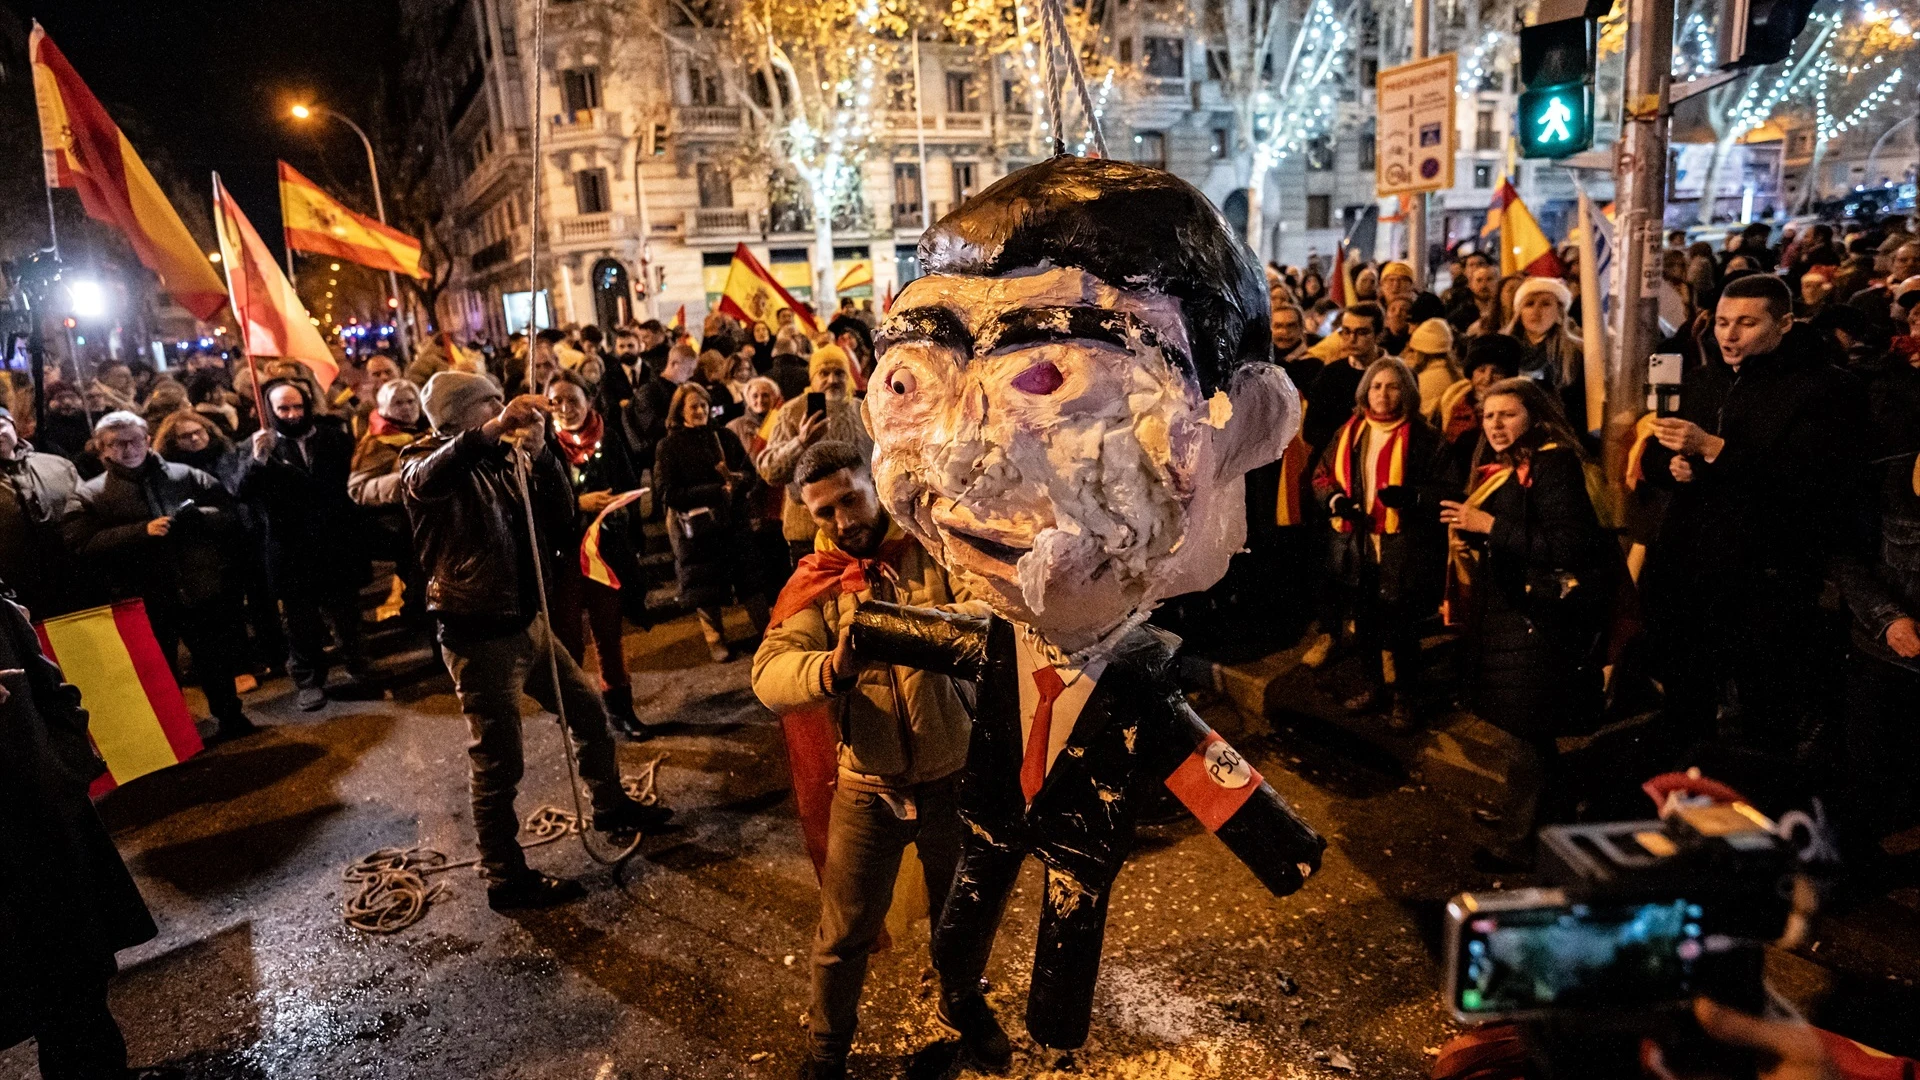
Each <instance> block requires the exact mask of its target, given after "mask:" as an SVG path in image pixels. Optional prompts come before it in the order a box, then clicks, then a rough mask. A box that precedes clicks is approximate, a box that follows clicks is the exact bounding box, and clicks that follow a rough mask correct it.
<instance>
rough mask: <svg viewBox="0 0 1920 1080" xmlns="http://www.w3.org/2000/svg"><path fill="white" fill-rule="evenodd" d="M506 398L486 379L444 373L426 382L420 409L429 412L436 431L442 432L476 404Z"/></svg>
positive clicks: (494, 384)
mask: <svg viewBox="0 0 1920 1080" xmlns="http://www.w3.org/2000/svg"><path fill="white" fill-rule="evenodd" d="M503 396H504V395H502V394H501V393H500V387H499V385H498V384H497V383H495V382H494V381H493V380H492V379H490V378H488V377H487V376H485V375H472V374H469V373H467V372H464V371H441V372H436V373H435V374H434V376H433V378H431V379H428V380H427V388H426V389H425V390H423V391H421V393H420V407H421V408H423V409H425V410H426V411H427V419H428V420H429V421H430V422H432V424H433V428H434V430H435V431H439V430H440V429H441V428H443V427H445V426H446V422H447V421H448V420H449V419H452V418H453V417H455V416H457V415H459V414H460V413H463V412H465V411H466V410H467V408H468V407H469V406H471V405H472V404H473V403H474V402H476V401H484V400H486V399H487V398H501V397H503Z"/></svg>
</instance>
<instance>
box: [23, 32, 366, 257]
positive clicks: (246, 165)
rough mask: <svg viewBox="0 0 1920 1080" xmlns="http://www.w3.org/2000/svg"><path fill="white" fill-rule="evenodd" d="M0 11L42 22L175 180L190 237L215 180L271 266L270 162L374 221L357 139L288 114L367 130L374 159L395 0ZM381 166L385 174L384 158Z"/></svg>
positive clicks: (164, 174) (275, 225)
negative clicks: (192, 208) (311, 105)
mask: <svg viewBox="0 0 1920 1080" xmlns="http://www.w3.org/2000/svg"><path fill="white" fill-rule="evenodd" d="M3 2H5V3H6V4H7V6H8V7H10V8H12V9H13V10H14V11H15V12H16V13H18V14H19V15H20V16H21V17H22V18H23V19H32V18H38V19H39V20H40V22H41V24H42V25H43V26H44V27H45V28H46V31H47V34H48V36H49V37H51V38H52V39H53V41H54V43H55V44H57V45H58V46H59V47H60V49H61V51H62V52H64V53H65V54H66V56H67V59H68V60H69V61H70V62H71V63H72V64H73V66H74V69H75V70H76V71H78V72H79V74H80V77H81V78H82V79H84V80H86V82H87V84H88V85H89V86H90V87H92V89H93V92H94V94H95V96H97V97H99V98H100V100H101V102H102V103H103V104H104V105H105V106H106V109H107V112H108V113H109V114H110V115H112V116H113V118H114V119H115V121H116V122H118V123H119V124H120V126H121V128H122V129H123V130H124V131H125V132H126V134H127V138H128V140H129V141H130V142H132V143H133V146H134V149H135V150H137V151H138V152H139V153H140V155H141V156H142V157H143V158H144V159H145V160H146V162H147V164H148V166H149V167H150V168H152V169H153V171H154V172H155V173H156V175H159V176H160V177H161V179H162V183H163V184H167V181H168V179H172V180H174V181H175V183H173V184H167V186H168V190H169V193H170V194H171V193H174V192H177V191H180V190H181V189H182V187H184V188H186V189H187V190H189V191H190V192H191V194H192V197H193V198H195V199H197V200H198V201H199V203H200V209H199V212H198V213H192V212H189V211H187V208H185V207H182V208H181V209H182V211H183V216H184V217H185V218H186V220H187V222H188V225H189V227H190V228H193V229H194V230H195V231H196V232H198V231H200V229H199V226H200V225H201V224H202V223H205V222H208V221H210V220H211V217H210V209H208V207H209V206H210V198H211V196H210V191H211V187H210V183H209V173H210V172H212V171H214V170H218V171H219V173H220V176H221V179H222V181H223V182H224V183H225V184H226V185H227V187H228V188H229V189H230V190H231V191H232V192H233V193H234V196H235V198H236V199H237V200H238V201H239V203H240V206H241V209H242V210H244V211H245V213H246V214H247V216H248V217H249V218H250V219H252V221H253V223H254V226H255V227H256V228H257V229H259V231H260V233H261V234H262V236H264V237H265V238H266V239H267V241H268V242H269V243H270V244H272V245H273V246H274V247H275V250H276V253H278V249H279V244H280V211H279V197H278V194H277V191H276V180H275V171H274V161H275V159H276V158H282V159H285V160H286V161H287V162H289V163H290V164H292V165H293V166H294V167H295V168H296V169H299V170H300V171H301V172H303V173H305V174H306V175H307V176H309V177H311V178H312V179H314V180H315V181H317V182H318V183H319V184H321V185H322V186H323V187H325V188H327V189H328V190H330V191H332V192H333V193H334V194H335V195H336V196H338V197H340V198H341V199H342V200H343V201H344V202H346V203H347V204H348V205H349V206H350V207H352V208H353V209H355V210H359V211H362V212H364V213H367V214H372V212H373V204H372V199H371V196H370V193H369V192H370V188H369V185H368V180H367V169H366V156H365V153H364V152H363V151H362V150H361V148H360V143H359V140H358V139H356V138H355V137H354V135H353V133H352V132H351V131H350V130H348V129H347V128H346V127H345V126H344V125H341V124H339V123H338V122H335V121H330V120H328V121H319V120H313V121H308V122H306V123H305V124H299V123H296V122H294V121H291V120H289V119H287V111H286V110H287V107H288V106H289V105H291V104H292V103H293V102H295V101H297V100H308V101H322V102H326V103H327V104H329V105H330V106H332V107H333V108H335V109H337V110H338V111H340V112H342V113H345V114H347V115H349V116H352V117H353V118H354V119H355V121H356V122H358V123H359V124H360V125H361V126H362V127H363V128H366V129H367V131H368V134H369V135H371V136H373V137H374V139H375V141H376V152H378V150H379V141H380V138H381V130H382V125H383V124H384V122H385V120H386V115H385V112H384V110H385V109H386V101H387V99H388V91H387V87H388V86H389V85H390V84H391V81H392V78H391V72H393V71H394V70H397V63H398V60H399V49H398V47H397V45H396V42H395V32H396V27H397V21H398V20H397V15H396V10H395V9H396V8H397V7H398V3H397V0H251V2H242V0H38V2H29V0H3ZM9 81H13V80H9ZM28 92H29V93H31V91H30V90H29V91H28ZM381 166H382V167H383V168H391V166H390V165H389V163H388V162H387V161H386V160H385V158H384V156H383V157H382V160H381ZM64 197H66V198H69V199H71V198H73V196H72V194H71V193H64ZM76 205H77V203H76ZM210 236H211V234H210V233H209V236H208V237H206V238H203V239H210Z"/></svg>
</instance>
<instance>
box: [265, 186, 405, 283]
mask: <svg viewBox="0 0 1920 1080" xmlns="http://www.w3.org/2000/svg"><path fill="white" fill-rule="evenodd" d="M280 223H281V225H282V226H284V227H285V228H286V230H287V246H288V247H289V248H292V249H293V250H295V251H311V252H313V253H314V254H316V255H329V256H332V257H333V258H336V259H345V260H347V261H348V262H357V263H359V264H360V265H361V266H371V267H373V268H374V269H375V270H392V271H394V272H395V273H400V274H405V275H407V276H408V277H416V278H425V277H426V276H427V274H426V271H424V270H422V269H420V241H418V240H415V239H414V238H413V237H411V236H408V235H407V234H406V233H403V232H401V231H400V230H398V229H392V228H388V227H387V226H385V225H382V224H380V223H379V222H378V221H375V220H373V219H372V218H369V217H362V216H361V215H359V214H356V213H354V212H353V211H351V210H349V209H347V208H346V207H344V206H341V205H340V203H339V202H338V201H337V200H335V199H334V197H333V196H331V195H328V194H327V193H326V192H324V191H322V190H320V185H318V184H316V183H314V182H313V181H311V180H309V179H307V178H306V177H304V176H301V175H300V174H299V173H298V172H297V171H295V170H294V167H293V166H291V165H289V164H287V163H286V162H284V161H282V162H281V163H280Z"/></svg>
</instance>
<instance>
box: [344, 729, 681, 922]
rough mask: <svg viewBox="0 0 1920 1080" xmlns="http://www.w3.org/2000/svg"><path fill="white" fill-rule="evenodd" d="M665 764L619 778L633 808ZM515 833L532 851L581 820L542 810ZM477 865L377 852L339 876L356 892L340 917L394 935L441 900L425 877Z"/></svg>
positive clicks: (400, 851) (424, 851)
mask: <svg viewBox="0 0 1920 1080" xmlns="http://www.w3.org/2000/svg"><path fill="white" fill-rule="evenodd" d="M666 759H667V755H665V754H661V755H660V756H658V757H655V758H652V759H651V760H649V761H648V762H647V763H646V764H645V765H642V766H640V771H639V772H638V773H636V774H634V775H632V776H629V777H624V778H622V779H621V781H620V786H621V787H622V788H623V789H624V790H625V791H626V793H627V795H628V796H630V797H631V798H632V799H633V800H634V801H635V802H640V803H645V804H647V805H649V806H651V805H653V804H654V803H656V802H658V801H659V794H658V792H657V790H656V783H657V778H658V776H659V773H660V763H661V762H662V761H665V760H666ZM520 831H521V832H522V833H524V834H526V837H527V838H526V839H525V840H522V841H521V842H520V846H521V847H522V848H537V847H540V846H542V845H544V844H551V843H553V842H554V841H556V840H563V839H565V838H567V837H568V836H572V835H574V834H575V833H578V832H579V831H580V817H579V815H578V814H573V813H569V812H567V811H565V810H562V809H560V808H559V807H557V806H542V807H539V808H537V809H535V810H534V811H533V813H531V814H528V815H527V817H526V820H525V821H524V822H522V823H521V825H520ZM478 865H480V860H479V859H477V858H474V859H465V860H462V861H460V862H448V861H447V856H446V854H445V853H444V852H441V851H438V850H435V849H434V848H430V847H427V846H425V845H424V844H421V845H415V846H414V847H404V848H401V847H390V848H381V849H380V850H379V851H376V852H374V853H372V854H371V855H368V856H366V857H364V858H362V859H360V860H359V861H358V862H356V863H354V864H353V865H351V866H349V867H347V868H346V870H345V871H344V872H342V873H341V875H340V880H341V881H344V882H345V883H347V884H348V885H353V886H357V887H356V888H355V889H354V890H353V891H352V892H351V893H349V894H348V895H347V898H346V900H345V901H344V902H342V904H341V912H340V914H341V916H342V917H343V918H345V919H346V923H347V925H348V926H351V927H353V928H354V929H355V930H364V931H366V932H367V933H369V934H393V933H398V932H399V931H401V930H405V929H406V928H407V927H409V926H412V925H413V924H414V923H417V922H419V921H420V920H421V919H422V918H423V917H425V915H426V914H427V909H428V908H429V907H431V906H433V904H434V903H435V902H436V901H439V900H442V899H444V898H445V897H446V895H447V891H448V890H447V885H446V882H444V881H434V882H429V881H428V880H427V879H428V878H429V877H431V876H433V875H435V874H444V873H446V872H447V871H449V870H460V869H463V868H465V867H469V866H478Z"/></svg>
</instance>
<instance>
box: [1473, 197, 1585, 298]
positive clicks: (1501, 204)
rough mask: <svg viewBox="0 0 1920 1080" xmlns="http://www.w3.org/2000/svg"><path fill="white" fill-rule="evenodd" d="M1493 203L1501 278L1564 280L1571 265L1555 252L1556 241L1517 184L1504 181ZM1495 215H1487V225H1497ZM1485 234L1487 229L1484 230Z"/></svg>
mask: <svg viewBox="0 0 1920 1080" xmlns="http://www.w3.org/2000/svg"><path fill="white" fill-rule="evenodd" d="M1493 202H1494V206H1495V208H1497V209H1498V211H1499V229H1500V276H1501V277H1508V276H1510V275H1513V274H1521V275H1524V276H1527V277H1561V276H1564V275H1565V274H1566V272H1567V265H1566V264H1565V263H1563V262H1561V261H1560V256H1559V254H1558V253H1557V252H1555V251H1554V250H1553V242H1552V241H1550V240H1548V239H1547V234H1546V233H1545V232H1544V231H1542V230H1541V228H1540V223H1539V222H1538V221H1536V220H1534V217H1533V212H1532V211H1530V210H1528V209H1527V204H1526V203H1525V202H1523V201H1521V199H1520V193H1519V192H1518V191H1515V190H1514V189H1513V181H1511V180H1502V181H1500V187H1499V188H1498V189H1496V190H1495V191H1494V194H1493ZM1494 220H1495V217H1494V214H1493V213H1492V212H1491V211H1490V212H1489V213H1488V214H1487V224H1488V226H1489V227H1491V226H1492V225H1493V224H1494ZM1481 231H1482V234H1483V235H1484V234H1485V232H1486V231H1487V230H1485V229H1483V230H1481Z"/></svg>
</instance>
